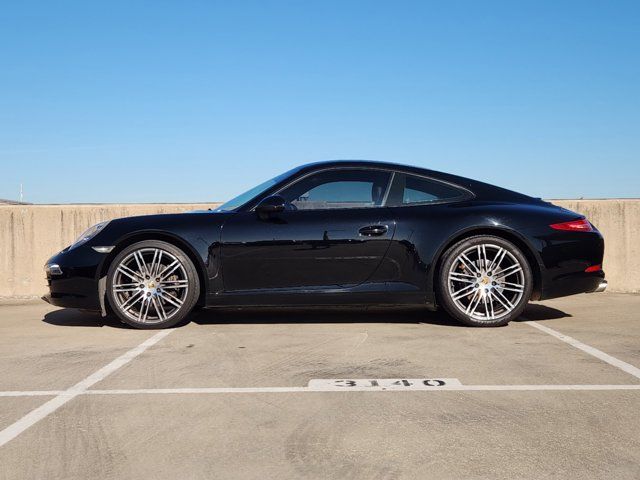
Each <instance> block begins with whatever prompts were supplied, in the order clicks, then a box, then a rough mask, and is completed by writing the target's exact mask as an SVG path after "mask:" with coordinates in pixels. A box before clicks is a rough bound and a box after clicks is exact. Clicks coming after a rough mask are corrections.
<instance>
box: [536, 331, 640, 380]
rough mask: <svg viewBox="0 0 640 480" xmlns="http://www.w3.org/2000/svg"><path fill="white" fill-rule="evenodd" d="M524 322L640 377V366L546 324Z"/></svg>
mask: <svg viewBox="0 0 640 480" xmlns="http://www.w3.org/2000/svg"><path fill="white" fill-rule="evenodd" d="M524 323H526V324H527V325H530V326H532V327H534V328H537V329H538V330H540V331H542V332H544V333H547V334H549V335H551V336H553V337H556V338H557V339H558V340H562V341H563V342H565V343H568V344H569V345H571V346H572V347H575V348H577V349H579V350H582V351H583V352H585V353H588V354H589V355H591V356H593V357H596V358H598V359H600V360H602V361H603V362H607V363H608V364H609V365H613V366H614V367H616V368H619V369H620V370H622V371H624V372H627V373H628V374H630V375H633V376H634V377H636V378H639V379H640V368H637V367H634V366H633V365H631V364H629V363H627V362H623V361H622V360H620V359H618V358H616V357H613V356H611V355H609V354H608V353H604V352H603V351H601V350H598V349H597V348H594V347H592V346H590V345H587V344H585V343H582V342H581V341H579V340H576V339H575V338H573V337H570V336H568V335H565V334H563V333H560V332H558V331H557V330H554V329H552V328H549V327H546V326H544V325H540V324H539V323H537V322H532V321H529V322H524Z"/></svg>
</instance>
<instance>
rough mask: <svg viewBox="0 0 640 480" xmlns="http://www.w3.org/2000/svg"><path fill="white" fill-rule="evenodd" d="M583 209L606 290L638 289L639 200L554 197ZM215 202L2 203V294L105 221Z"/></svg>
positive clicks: (30, 286)
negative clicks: (601, 248) (595, 235)
mask: <svg viewBox="0 0 640 480" xmlns="http://www.w3.org/2000/svg"><path fill="white" fill-rule="evenodd" d="M553 202H554V203H555V204H557V205H560V206H563V207H565V208H568V209H570V210H574V211H576V212H579V213H582V214H584V215H586V216H587V218H589V220H591V222H592V223H593V224H594V225H596V226H597V227H598V229H600V231H601V232H602V233H603V235H604V236H605V241H606V254H605V260H604V268H605V271H606V272H607V279H608V280H609V285H610V290H611V291H616V292H640V276H639V275H637V272H639V271H640V227H639V226H640V200H554V201H553ZM217 205H218V204H215V203H212V204H148V205H8V206H0V297H34V296H40V295H42V294H43V293H44V292H45V291H46V282H45V279H44V271H43V269H42V267H43V265H44V263H45V261H46V260H47V259H48V258H49V257H50V256H51V255H52V254H54V253H56V252H58V251H59V250H61V249H62V248H64V247H65V246H67V245H69V244H70V243H71V242H73V241H74V240H75V239H76V238H77V237H78V235H80V233H82V232H83V231H84V230H85V229H87V228H88V227H90V226H91V225H94V224H95V223H98V222H100V221H103V220H109V219H112V218H118V217H126V216H132V215H146V214H152V213H171V212H185V211H189V210H202V209H206V208H211V207H215V206H217Z"/></svg>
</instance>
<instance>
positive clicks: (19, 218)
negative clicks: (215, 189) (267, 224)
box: [0, 203, 219, 298]
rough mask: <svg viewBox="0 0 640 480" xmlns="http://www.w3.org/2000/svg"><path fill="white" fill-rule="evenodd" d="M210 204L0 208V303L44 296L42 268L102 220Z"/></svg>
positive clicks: (188, 208)
mask: <svg viewBox="0 0 640 480" xmlns="http://www.w3.org/2000/svg"><path fill="white" fill-rule="evenodd" d="M217 205H219V203H211V204H147V205H144V204H142V205H116V204H114V205H11V206H9V205H6V206H0V298H1V297H33V296H41V295H43V294H44V293H45V292H46V289H47V287H46V279H45V275H44V270H43V268H42V267H43V265H44V263H45V262H46V261H47V259H48V258H49V257H51V255H53V254H54V253H57V252H59V251H60V250H62V249H63V248H64V247H66V246H67V245H70V244H71V243H72V242H73V241H74V240H75V239H76V238H77V237H78V236H79V235H80V234H81V233H82V232H83V231H85V230H86V229H87V228H89V227H90V226H91V225H95V224H96V223H98V222H101V221H103V220H110V219H113V218H118V217H130V216H134V215H147V214H153V213H175V212H186V211H189V210H204V209H207V208H211V207H215V206H217Z"/></svg>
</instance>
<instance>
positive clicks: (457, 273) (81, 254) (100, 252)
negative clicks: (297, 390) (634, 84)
mask: <svg viewBox="0 0 640 480" xmlns="http://www.w3.org/2000/svg"><path fill="white" fill-rule="evenodd" d="M603 253H604V240H603V238H602V235H600V233H599V232H598V230H596V228H595V227H594V226H593V225H591V224H590V223H589V222H588V221H587V220H586V219H585V218H584V217H583V216H581V215H579V214H577V213H574V212H571V211H569V210H565V209H563V208H560V207H557V206H555V205H552V204H550V203H547V202H544V201H542V200H540V199H537V198H532V197H528V196H526V195H522V194H520V193H516V192H512V191H509V190H505V189H503V188H500V187H495V186H491V185H488V184H486V183H482V182H478V181H475V180H470V179H468V178H463V177H458V176H455V175H449V174H446V173H440V172H434V171H431V170H425V169H422V168H416V167H408V166H404V165H397V164H392V163H381V162H370V161H330V162H321V163H313V164H309V165H304V166H301V167H298V168H295V169H293V170H290V171H288V172H286V173H284V174H282V175H280V176H277V177H275V178H273V179H271V180H268V181H267V182H265V183H262V184H261V185H258V186H257V187H255V188H253V189H251V190H249V191H248V192H246V193H243V194H242V195H240V196H238V197H236V198H234V199H233V200H230V201H229V202H227V203H225V204H224V205H222V206H221V207H219V208H218V209H216V210H208V211H198V212H193V213H182V214H169V215H149V216H140V217H130V218H120V219H117V220H111V221H109V222H103V223H100V224H98V225H95V226H93V227H91V228H90V229H89V230H87V231H86V232H85V233H83V234H82V235H81V236H80V238H79V239H78V240H77V241H76V242H75V243H74V244H73V245H71V246H69V247H67V248H65V249H64V250H63V251H62V252H60V253H58V254H57V255H55V256H53V257H52V258H51V259H50V260H49V261H48V262H47V264H46V267H45V269H46V272H47V279H48V283H49V288H50V293H49V294H48V295H47V296H46V297H44V298H45V300H46V301H48V302H49V303H51V304H53V305H58V306H61V307H74V308H82V309H93V310H101V311H102V313H103V315H106V314H107V312H113V313H115V314H116V315H117V316H118V317H119V318H120V319H121V320H122V321H123V322H125V323H127V324H129V325H132V326H134V327H138V328H161V327H170V326H173V325H176V324H178V323H180V322H183V321H184V320H185V319H187V317H188V315H189V313H190V312H191V310H192V309H193V308H194V307H196V306H197V305H199V306H202V307H238V306H294V305H297V306H300V305H305V306H311V305H376V306H404V305H423V306H426V307H428V308H436V306H438V305H440V306H442V307H443V308H444V309H445V310H446V311H447V312H448V313H449V314H450V315H451V316H453V317H455V318H456V319H458V320H459V321H461V322H463V323H465V324H467V325H473V326H498V325H505V324H506V323H508V322H509V321H510V320H513V319H514V318H516V317H517V316H518V315H520V313H521V312H522V310H523V309H524V307H525V305H526V304H527V302H528V301H529V300H530V299H533V300H539V299H547V298H553V297H560V296H564V295H571V294H575V293H582V292H594V291H602V290H604V289H605V287H606V284H607V282H606V280H604V272H603V271H602V257H603Z"/></svg>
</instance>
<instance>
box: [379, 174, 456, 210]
mask: <svg viewBox="0 0 640 480" xmlns="http://www.w3.org/2000/svg"><path fill="white" fill-rule="evenodd" d="M464 196H465V192H464V191H462V190H460V189H458V188H456V187H453V186H451V185H448V184H446V183H442V182H438V181H437V180H430V179H428V178H424V177H418V176H414V175H405V174H397V175H396V181H394V186H393V188H392V190H391V193H390V195H389V202H388V203H389V204H390V205H412V204H417V203H418V204H419V203H431V202H441V201H446V200H455V199H459V198H463V197H464Z"/></svg>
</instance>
